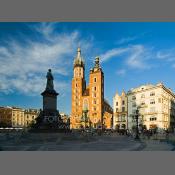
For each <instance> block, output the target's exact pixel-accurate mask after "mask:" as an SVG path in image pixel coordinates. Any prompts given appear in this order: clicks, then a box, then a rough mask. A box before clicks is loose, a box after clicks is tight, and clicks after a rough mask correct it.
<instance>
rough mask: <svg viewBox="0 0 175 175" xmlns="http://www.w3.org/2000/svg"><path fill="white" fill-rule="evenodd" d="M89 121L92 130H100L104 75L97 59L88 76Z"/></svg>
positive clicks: (97, 58)
mask: <svg viewBox="0 0 175 175" xmlns="http://www.w3.org/2000/svg"><path fill="white" fill-rule="evenodd" d="M89 96H90V106H89V108H90V109H91V110H90V111H89V116H90V120H91V121H92V123H93V124H94V126H93V127H94V128H102V125H103V113H104V111H103V109H104V107H103V106H104V74H103V71H102V69H101V67H100V64H99V57H96V58H95V65H94V67H93V68H92V69H91V70H90V75H89Z"/></svg>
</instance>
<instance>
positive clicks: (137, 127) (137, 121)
mask: <svg viewBox="0 0 175 175" xmlns="http://www.w3.org/2000/svg"><path fill="white" fill-rule="evenodd" d="M135 119H136V137H135V139H136V140H139V139H140V138H139V109H138V108H137V109H136V114H135Z"/></svg>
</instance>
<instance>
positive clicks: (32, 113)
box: [24, 109, 39, 127]
mask: <svg viewBox="0 0 175 175" xmlns="http://www.w3.org/2000/svg"><path fill="white" fill-rule="evenodd" d="M38 115H39V110H37V109H25V111H24V126H25V127H28V126H29V125H30V124H31V123H33V122H34V123H35V122H36V120H35V119H36V118H37V117H38Z"/></svg>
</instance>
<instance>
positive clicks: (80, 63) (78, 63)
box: [74, 47, 84, 68]
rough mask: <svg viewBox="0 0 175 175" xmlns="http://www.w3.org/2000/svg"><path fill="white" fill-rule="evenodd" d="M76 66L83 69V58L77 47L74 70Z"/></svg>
mask: <svg viewBox="0 0 175 175" xmlns="http://www.w3.org/2000/svg"><path fill="white" fill-rule="evenodd" d="M77 66H80V67H83V68H84V60H83V58H82V56H81V49H80V47H78V49H77V56H76V57H75V59H74V68H75V67H77Z"/></svg>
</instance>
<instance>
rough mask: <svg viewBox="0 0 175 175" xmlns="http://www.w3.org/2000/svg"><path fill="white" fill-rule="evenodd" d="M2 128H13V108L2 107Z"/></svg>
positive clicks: (0, 117)
mask: <svg viewBox="0 0 175 175" xmlns="http://www.w3.org/2000/svg"><path fill="white" fill-rule="evenodd" d="M0 127H12V108H11V107H0Z"/></svg>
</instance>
